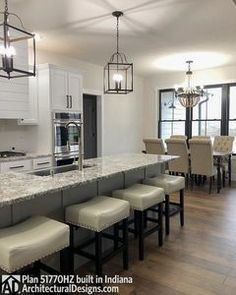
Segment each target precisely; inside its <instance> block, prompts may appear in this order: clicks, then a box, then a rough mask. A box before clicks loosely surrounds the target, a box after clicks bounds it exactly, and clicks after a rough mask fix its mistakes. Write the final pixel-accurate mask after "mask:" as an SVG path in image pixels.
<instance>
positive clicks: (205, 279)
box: [104, 185, 236, 295]
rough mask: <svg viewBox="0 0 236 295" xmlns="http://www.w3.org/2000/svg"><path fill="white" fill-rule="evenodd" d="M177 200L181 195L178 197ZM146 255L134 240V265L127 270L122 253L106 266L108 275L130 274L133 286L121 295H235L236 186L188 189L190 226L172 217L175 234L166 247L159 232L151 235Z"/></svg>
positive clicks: (131, 261)
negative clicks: (212, 191)
mask: <svg viewBox="0 0 236 295" xmlns="http://www.w3.org/2000/svg"><path fill="white" fill-rule="evenodd" d="M173 198H174V199H175V196H174V197H173ZM145 252H146V257H145V260H144V261H143V262H140V261H138V259H137V257H138V253H137V241H131V242H130V270H129V271H127V272H124V271H121V269H122V258H121V257H120V256H118V257H115V258H114V259H113V260H112V261H110V262H109V263H108V264H107V265H105V266H104V272H105V273H106V274H108V275H115V274H120V275H128V276H132V277H133V279H134V284H133V285H132V286H121V288H120V293H119V294H121V295H126V294H130V295H131V294H138V295H144V294H145V295H146V294H148V295H154V294H155V295H178V294H188V295H195V294H201V295H208V294H219V295H228V294H230V295H235V294H236V185H233V186H232V188H231V189H228V188H225V189H223V190H222V192H221V194H211V195H209V194H208V188H207V187H205V188H200V189H199V187H197V189H196V188H195V189H194V190H193V191H192V192H191V191H187V192H186V197H185V227H184V228H180V226H179V216H176V217H173V218H171V233H170V236H169V237H168V238H165V240H164V245H163V247H162V248H158V246H157V235H156V234H154V235H152V236H150V237H149V238H147V239H146V247H145Z"/></svg>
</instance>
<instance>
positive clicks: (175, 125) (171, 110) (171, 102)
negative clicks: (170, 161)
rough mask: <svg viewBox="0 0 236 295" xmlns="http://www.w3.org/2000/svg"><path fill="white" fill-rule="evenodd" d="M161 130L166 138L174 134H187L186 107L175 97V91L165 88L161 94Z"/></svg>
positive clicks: (161, 133)
mask: <svg viewBox="0 0 236 295" xmlns="http://www.w3.org/2000/svg"><path fill="white" fill-rule="evenodd" d="M160 98H161V99H160V100H161V104H160V119H161V120H160V122H159V130H160V135H161V137H162V138H163V139H164V140H165V139H166V138H169V137H170V136H171V135H174V134H185V124H186V109H184V108H183V107H182V106H181V105H180V103H179V101H178V100H177V99H176V98H175V94H174V91H173V90H172V89H171V90H164V91H162V92H161V96H160Z"/></svg>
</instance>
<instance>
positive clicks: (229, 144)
mask: <svg viewBox="0 0 236 295" xmlns="http://www.w3.org/2000/svg"><path fill="white" fill-rule="evenodd" d="M233 143H234V137H233V136H215V138H214V143H213V150H214V151H216V152H232V150H233Z"/></svg>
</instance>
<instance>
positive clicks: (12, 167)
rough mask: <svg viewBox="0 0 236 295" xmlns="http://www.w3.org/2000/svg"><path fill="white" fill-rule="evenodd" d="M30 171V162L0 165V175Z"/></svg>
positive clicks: (11, 162)
mask: <svg viewBox="0 0 236 295" xmlns="http://www.w3.org/2000/svg"><path fill="white" fill-rule="evenodd" d="M30 170H32V160H19V161H10V162H5V163H1V173H5V172H10V171H12V172H25V171H30Z"/></svg>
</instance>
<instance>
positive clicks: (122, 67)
mask: <svg viewBox="0 0 236 295" xmlns="http://www.w3.org/2000/svg"><path fill="white" fill-rule="evenodd" d="M112 15H113V16H114V17H116V21H117V26H116V52H115V53H113V54H112V56H111V58H110V60H109V62H108V63H107V65H106V66H105V67H104V93H105V94H128V93H129V92H132V91H133V64H132V63H128V62H127V58H126V55H125V54H124V53H121V52H120V48H119V18H120V17H121V16H123V12H121V11H114V12H113V13H112Z"/></svg>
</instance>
